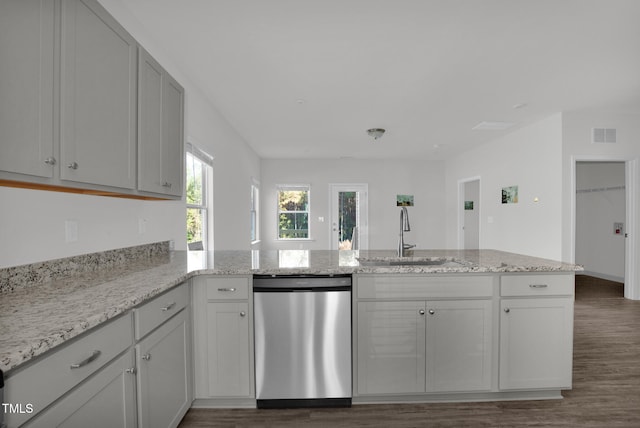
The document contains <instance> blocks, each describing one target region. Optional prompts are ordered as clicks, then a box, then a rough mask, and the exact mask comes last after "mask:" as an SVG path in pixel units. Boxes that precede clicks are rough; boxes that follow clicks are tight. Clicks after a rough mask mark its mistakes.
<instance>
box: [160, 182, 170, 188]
mask: <svg viewBox="0 0 640 428" xmlns="http://www.w3.org/2000/svg"><path fill="white" fill-rule="evenodd" d="M162 187H166V188H168V189H171V183H169V182H168V181H165V182H164V183H162Z"/></svg>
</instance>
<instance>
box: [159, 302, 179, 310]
mask: <svg viewBox="0 0 640 428" xmlns="http://www.w3.org/2000/svg"><path fill="white" fill-rule="evenodd" d="M175 305H176V302H173V303H169V304H168V305H167V306H165V307H162V308H160V310H161V311H162V312H166V311H170V310H171V309H172V308H173V307H174V306H175Z"/></svg>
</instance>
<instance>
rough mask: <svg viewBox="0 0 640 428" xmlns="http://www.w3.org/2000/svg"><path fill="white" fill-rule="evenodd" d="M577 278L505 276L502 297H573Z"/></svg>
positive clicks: (568, 276) (570, 276) (501, 279)
mask: <svg viewBox="0 0 640 428" xmlns="http://www.w3.org/2000/svg"><path fill="white" fill-rule="evenodd" d="M574 284H575V276H574V275H573V274H567V275H503V276H502V277H501V278H500V295H502V296H569V295H573V290H574Z"/></svg>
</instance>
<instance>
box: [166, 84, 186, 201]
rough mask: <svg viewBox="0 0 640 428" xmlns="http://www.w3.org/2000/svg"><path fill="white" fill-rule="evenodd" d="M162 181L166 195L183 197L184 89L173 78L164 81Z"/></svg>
mask: <svg viewBox="0 0 640 428" xmlns="http://www.w3.org/2000/svg"><path fill="white" fill-rule="evenodd" d="M162 94H163V97H162V108H163V113H164V132H163V133H162V181H163V186H164V188H165V193H167V194H169V195H174V196H182V193H183V188H184V186H183V179H182V177H183V171H184V89H183V88H182V86H180V84H179V83H178V82H176V81H175V80H174V79H173V78H172V77H171V76H169V75H167V76H166V79H165V81H164V88H163V93H162Z"/></svg>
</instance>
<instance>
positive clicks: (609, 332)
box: [180, 276, 640, 428]
mask: <svg viewBox="0 0 640 428" xmlns="http://www.w3.org/2000/svg"><path fill="white" fill-rule="evenodd" d="M598 284H599V285H598ZM599 287H607V288H599ZM573 363H574V364H573V389H572V390H570V391H565V392H564V393H563V395H564V399H562V400H540V401H505V402H487V403H446V404H444V403H443V404H440V403H438V404H384V405H354V406H353V407H352V408H348V409H295V410H288V409H287V410H258V409H191V410H189V412H188V413H187V415H186V416H185V418H184V419H183V421H182V423H181V424H180V427H181V428H200V427H332V428H339V427H399V428H405V427H635V428H637V427H640V301H631V300H626V299H624V298H623V291H622V285H621V284H616V283H601V282H599V281H595V280H592V279H590V278H585V277H582V278H581V276H577V277H576V302H575V326H574V356H573Z"/></svg>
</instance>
